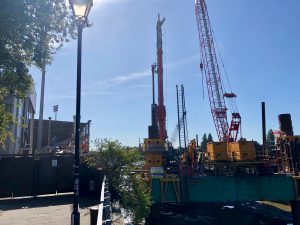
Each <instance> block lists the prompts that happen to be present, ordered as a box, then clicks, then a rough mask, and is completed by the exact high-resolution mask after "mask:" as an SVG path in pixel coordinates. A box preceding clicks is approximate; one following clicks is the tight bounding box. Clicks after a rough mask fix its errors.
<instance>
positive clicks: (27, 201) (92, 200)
mask: <svg viewBox="0 0 300 225" xmlns="http://www.w3.org/2000/svg"><path fill="white" fill-rule="evenodd" d="M69 204H73V194H65V195H58V196H53V195H51V196H39V197H36V198H33V197H28V198H17V199H2V200H1V199H0V210H1V211H6V210H14V209H26V208H38V207H47V206H57V205H69ZM97 204H99V198H98V197H81V198H79V206H80V208H87V207H90V206H94V205H97Z"/></svg>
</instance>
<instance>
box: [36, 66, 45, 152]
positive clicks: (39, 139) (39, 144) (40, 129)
mask: <svg viewBox="0 0 300 225" xmlns="http://www.w3.org/2000/svg"><path fill="white" fill-rule="evenodd" d="M45 75H46V66H44V67H43V69H42V84H41V99H40V114H39V126H38V136H37V151H38V152H39V151H41V150H42V137H43V112H44V92H45ZM34 151H35V149H34ZM34 153H36V152H34Z"/></svg>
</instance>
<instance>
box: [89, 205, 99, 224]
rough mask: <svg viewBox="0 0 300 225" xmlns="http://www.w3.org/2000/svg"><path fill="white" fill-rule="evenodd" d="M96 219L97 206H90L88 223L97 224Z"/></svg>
mask: <svg viewBox="0 0 300 225" xmlns="http://www.w3.org/2000/svg"><path fill="white" fill-rule="evenodd" d="M97 219H98V206H93V207H91V208H90V225H97Z"/></svg>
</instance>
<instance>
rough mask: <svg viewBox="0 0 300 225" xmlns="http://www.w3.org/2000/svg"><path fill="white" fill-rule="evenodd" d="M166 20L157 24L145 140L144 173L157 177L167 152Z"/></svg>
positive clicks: (159, 20) (158, 21)
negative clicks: (164, 78)
mask: <svg viewBox="0 0 300 225" xmlns="http://www.w3.org/2000/svg"><path fill="white" fill-rule="evenodd" d="M164 21H165V19H164V18H163V19H162V20H161V19H160V15H158V20H157V24H156V33H157V45H156V47H157V62H156V63H155V64H153V65H152V66H151V71H152V105H151V125H150V126H149V127H148V138H145V139H144V146H143V150H144V154H145V159H146V162H145V167H144V171H146V174H147V175H149V173H150V171H151V170H153V171H155V172H153V173H155V174H156V175H157V171H161V170H163V169H162V168H163V165H164V157H163V156H164V155H165V154H166V151H167V147H168V145H167V143H166V139H167V132H166V108H165V105H164V91H163V57H162V56H163V51H162V25H163V23H164ZM155 74H157V83H158V85H157V86H158V91H157V93H158V105H157V104H156V101H155Z"/></svg>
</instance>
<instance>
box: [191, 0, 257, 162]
mask: <svg viewBox="0 0 300 225" xmlns="http://www.w3.org/2000/svg"><path fill="white" fill-rule="evenodd" d="M195 13H196V19H197V26H198V35H199V44H200V51H201V63H200V69H201V71H202V73H204V75H205V78H206V84H207V90H208V98H209V102H210V108H211V114H212V117H213V121H214V124H215V128H216V132H217V135H218V139H219V142H220V143H211V144H209V146H208V148H207V149H208V153H209V155H210V157H209V158H210V159H211V160H224V161H226V160H255V149H254V145H253V143H252V142H243V143H235V142H237V141H238V134H239V131H240V129H241V115H240V114H239V112H238V110H237V107H236V103H235V98H236V94H234V93H233V92H232V91H230V92H228V93H227V92H225V91H224V87H223V83H222V77H221V73H220V68H219V64H218V59H217V54H216V48H215V40H214V39H215V38H214V34H213V31H212V28H211V23H210V19H209V15H208V11H207V6H206V3H205V0H195ZM229 86H230V85H229ZM225 98H226V99H227V100H228V101H229V105H230V106H231V116H232V118H231V122H230V125H229V124H228V119H227V110H228V108H227V106H226V102H225ZM245 155H247V157H245Z"/></svg>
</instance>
